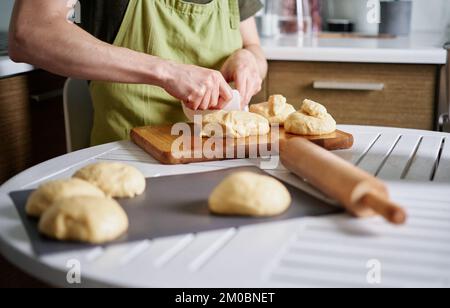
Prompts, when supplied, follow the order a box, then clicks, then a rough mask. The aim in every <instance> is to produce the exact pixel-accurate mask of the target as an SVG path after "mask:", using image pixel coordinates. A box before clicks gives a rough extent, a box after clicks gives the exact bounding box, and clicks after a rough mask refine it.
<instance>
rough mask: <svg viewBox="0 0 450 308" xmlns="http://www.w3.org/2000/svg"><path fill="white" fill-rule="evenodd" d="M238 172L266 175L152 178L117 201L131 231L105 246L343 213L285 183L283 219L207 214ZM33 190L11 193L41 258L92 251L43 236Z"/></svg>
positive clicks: (218, 173) (224, 173) (227, 172)
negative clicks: (288, 201) (33, 209)
mask: <svg viewBox="0 0 450 308" xmlns="http://www.w3.org/2000/svg"><path fill="white" fill-rule="evenodd" d="M239 171H250V172H255V173H259V174H266V173H265V172H264V171H262V170H260V169H259V168H257V167H239V168H232V169H225V170H219V171H213V172H204V173H196V174H188V175H176V176H166V177H156V178H149V179H147V189H146V191H145V193H144V194H143V195H141V196H139V197H137V198H134V199H119V200H117V201H118V202H119V203H120V204H121V205H122V206H123V208H124V209H125V211H126V213H127V215H128V218H129V220H130V227H129V230H128V233H127V234H126V235H124V236H123V237H122V238H120V239H118V240H116V241H114V242H111V243H108V244H107V245H103V246H109V245H113V244H120V243H127V242H135V241H139V240H146V239H155V238H163V237H169V236H175V235H182V234H190V233H199V232H205V231H213V230H220V229H228V228H239V227H242V226H248V225H254V224H261V223H269V222H279V221H284V220H289V219H294V218H300V217H306V216H320V215H327V214H336V213H339V212H341V210H340V209H339V208H336V207H333V206H330V205H328V204H326V203H324V202H323V201H320V200H318V199H316V198H314V197H312V196H310V195H308V194H306V193H305V192H303V191H301V190H299V189H298V188H296V187H294V186H292V185H290V184H287V183H284V184H285V185H286V187H287V188H288V190H289V192H290V193H291V196H292V200H293V202H292V206H291V207H290V208H289V210H288V211H286V212H285V213H284V214H282V215H281V216H277V217H273V218H250V217H224V216H216V215H213V214H211V213H210V212H209V210H208V196H209V195H210V194H211V192H212V191H213V190H214V188H215V187H216V186H217V185H218V184H219V183H220V182H221V181H222V180H223V179H224V178H225V177H226V176H228V175H230V174H232V173H234V172H239ZM32 192H33V191H32V190H26V191H15V192H12V193H11V194H10V197H11V199H12V200H13V202H14V204H15V206H16V208H17V210H18V212H19V215H20V217H21V219H22V221H23V224H24V227H25V229H26V231H27V234H28V236H29V238H30V241H31V245H32V247H33V249H34V251H35V253H36V254H37V255H39V256H42V255H49V254H54V253H62V252H68V251H75V250H81V249H90V248H92V247H95V246H98V245H95V246H94V245H89V244H83V243H76V242H59V241H55V240H52V239H48V238H46V237H44V236H42V235H40V234H39V232H38V229H37V223H38V222H37V220H36V219H32V218H29V217H28V216H27V215H26V212H25V205H26V201H27V199H28V196H29V195H30V194H31V193H32Z"/></svg>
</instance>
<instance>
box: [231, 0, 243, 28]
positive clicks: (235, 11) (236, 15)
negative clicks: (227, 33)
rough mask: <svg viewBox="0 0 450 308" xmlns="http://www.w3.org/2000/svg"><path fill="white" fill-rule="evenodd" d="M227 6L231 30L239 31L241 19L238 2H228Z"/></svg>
mask: <svg viewBox="0 0 450 308" xmlns="http://www.w3.org/2000/svg"><path fill="white" fill-rule="evenodd" d="M228 6H229V10H230V26H231V29H233V30H236V29H239V25H240V23H241V17H240V12H239V1H238V0H228Z"/></svg>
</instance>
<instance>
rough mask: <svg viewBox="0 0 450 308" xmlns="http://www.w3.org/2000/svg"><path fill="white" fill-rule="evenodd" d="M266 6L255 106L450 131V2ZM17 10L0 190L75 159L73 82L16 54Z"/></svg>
mask: <svg viewBox="0 0 450 308" xmlns="http://www.w3.org/2000/svg"><path fill="white" fill-rule="evenodd" d="M221 1H222V0H221ZM263 2H265V4H266V6H265V8H264V9H263V10H261V11H260V12H259V13H258V18H257V21H258V25H259V30H260V32H261V34H262V38H263V39H262V45H263V49H264V51H265V53H266V55H267V58H268V60H269V73H268V76H267V79H266V81H265V83H264V85H263V90H262V91H261V93H259V94H258V95H257V96H256V97H255V98H254V99H253V102H261V101H264V100H266V99H267V97H268V96H269V95H270V94H275V93H280V94H283V95H285V96H286V97H287V98H288V100H289V102H290V103H292V104H293V105H296V106H299V104H300V102H301V101H302V100H303V99H304V98H310V99H314V100H317V101H319V102H321V103H323V104H325V105H326V106H327V108H328V109H329V110H330V112H331V113H332V114H333V115H334V116H335V118H336V119H337V121H338V123H339V124H357V125H376V126H391V127H405V128H415V129H425V130H443V129H445V127H447V126H448V124H447V122H448V121H447V120H448V110H449V103H448V102H449V99H448V96H449V95H447V88H448V87H449V86H448V84H449V81H448V80H450V78H448V77H447V78H446V72H447V71H446V68H447V67H448V66H447V65H446V63H447V61H448V60H447V51H446V49H445V48H444V43H445V42H448V41H450V27H449V26H450V1H449V0H413V1H406V0H403V1H383V2H382V3H381V5H380V6H381V9H379V6H378V5H379V2H378V1H376V0H264V1H263ZM13 4H14V1H13V0H1V1H0V140H2V142H1V143H0V153H1V156H0V184H1V183H2V182H4V181H5V180H7V179H9V178H10V177H12V176H13V175H14V174H16V173H18V172H20V171H21V170H23V169H25V168H28V167H30V166H33V165H35V164H37V163H40V162H42V161H45V160H48V159H50V158H52V157H55V156H58V155H61V154H64V153H65V152H67V150H68V149H67V147H66V140H67V135H66V128H65V120H64V119H65V114H64V98H63V90H64V86H65V81H66V78H65V77H62V76H57V75H54V74H52V73H49V72H46V71H44V70H41V69H39V68H36V67H33V66H31V65H28V64H24V63H13V62H12V61H11V60H10V59H9V57H8V55H7V48H6V43H7V31H8V25H9V20H10V15H11V12H12V7H13ZM377 4H378V5H377ZM368 6H369V8H368ZM373 8H375V9H373ZM378 16H380V21H381V24H378V23H376V22H373V21H374V18H375V19H376V18H377V17H378ZM368 17H369V18H368ZM36 18H39V16H36ZM369 21H371V22H369ZM375 21H376V20H375ZM76 99H79V98H78V97H77V98H76ZM447 129H448V128H447Z"/></svg>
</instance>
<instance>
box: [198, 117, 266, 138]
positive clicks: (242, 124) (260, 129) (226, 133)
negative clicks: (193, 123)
mask: <svg viewBox="0 0 450 308" xmlns="http://www.w3.org/2000/svg"><path fill="white" fill-rule="evenodd" d="M209 124H216V125H217V127H219V126H220V127H221V128H222V129H221V130H219V131H217V130H218V129H216V130H214V132H209V131H208V130H207V129H206V128H207V126H208V125H209ZM269 132H270V125H269V121H267V120H266V119H265V118H264V117H262V116H260V115H257V114H254V113H250V112H247V111H223V110H220V111H217V112H214V113H210V114H207V115H205V116H204V117H203V131H202V136H203V137H213V136H214V137H231V138H245V137H249V136H258V135H267V134H268V133H269ZM214 133H215V134H214Z"/></svg>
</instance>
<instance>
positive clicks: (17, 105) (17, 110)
mask: <svg viewBox="0 0 450 308" xmlns="http://www.w3.org/2000/svg"><path fill="white" fill-rule="evenodd" d="M64 82H65V78H63V77H60V76H56V75H53V74H50V73H48V72H45V71H42V70H36V71H33V72H30V73H27V74H22V75H18V76H13V77H8V78H3V79H0V140H1V142H0V152H1V156H0V183H3V182H4V181H6V180H7V179H9V178H10V177H12V176H13V175H15V174H17V173H18V172H20V171H22V170H24V169H26V168H28V167H31V166H33V165H36V164H38V163H40V162H43V161H46V160H48V159H50V158H53V157H56V156H59V155H62V154H64V153H65V152H66V150H65V143H66V142H65V132H64V111H63V103H62V102H63V100H62V89H63V87H64Z"/></svg>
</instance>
